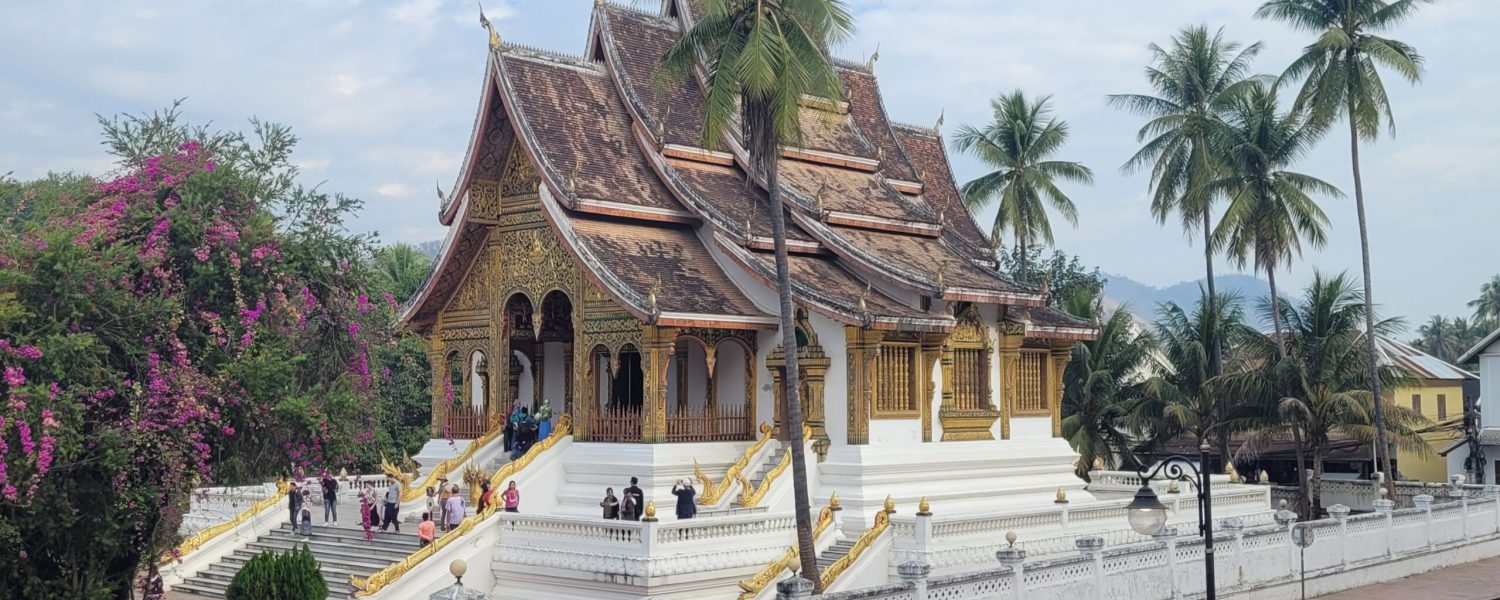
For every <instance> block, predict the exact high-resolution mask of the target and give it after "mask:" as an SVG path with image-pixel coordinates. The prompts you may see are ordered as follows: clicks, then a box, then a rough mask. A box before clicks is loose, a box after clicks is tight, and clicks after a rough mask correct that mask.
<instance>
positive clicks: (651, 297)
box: [646, 275, 661, 319]
mask: <svg viewBox="0 0 1500 600" xmlns="http://www.w3.org/2000/svg"><path fill="white" fill-rule="evenodd" d="M659 292H661V275H657V276H656V283H655V284H653V285H652V286H651V292H650V293H649V294H647V295H646V308H647V309H650V311H651V317H652V318H653V319H654V318H656V317H659V316H661V308H660V307H658V306H657V305H656V295H657V294H658V293H659Z"/></svg>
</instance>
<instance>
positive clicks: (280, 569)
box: [224, 546, 328, 600]
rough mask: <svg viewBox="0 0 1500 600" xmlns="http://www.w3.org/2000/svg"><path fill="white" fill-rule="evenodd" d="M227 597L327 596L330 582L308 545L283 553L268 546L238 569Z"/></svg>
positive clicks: (288, 599) (303, 599)
mask: <svg viewBox="0 0 1500 600" xmlns="http://www.w3.org/2000/svg"><path fill="white" fill-rule="evenodd" d="M224 597H225V598H226V599H227V600H325V599H326V598H328V584H327V583H326V582H324V581H323V573H322V572H321V571H320V570H319V567H318V560H317V559H316V558H313V555H312V551H311V550H308V549H307V546H303V547H301V548H296V549H293V550H291V551H288V552H285V553H280V552H276V551H274V550H267V551H265V552H262V553H260V554H257V555H255V556H254V557H252V558H251V559H250V560H249V561H246V562H245V566H244V567H242V568H240V571H239V572H238V573H235V575H234V579H233V580H231V581H230V582H229V588H228V589H226V590H224Z"/></svg>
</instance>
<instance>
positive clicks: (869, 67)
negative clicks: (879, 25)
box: [865, 42, 880, 72]
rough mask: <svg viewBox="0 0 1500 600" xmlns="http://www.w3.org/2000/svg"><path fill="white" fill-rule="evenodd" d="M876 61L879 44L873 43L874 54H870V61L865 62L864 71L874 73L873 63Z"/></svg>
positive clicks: (878, 57) (878, 58) (878, 53)
mask: <svg viewBox="0 0 1500 600" xmlns="http://www.w3.org/2000/svg"><path fill="white" fill-rule="evenodd" d="M878 60H880V42H875V53H874V54H871V55H870V59H869V60H867V61H865V70H868V71H870V72H874V71H875V62H876V61H878Z"/></svg>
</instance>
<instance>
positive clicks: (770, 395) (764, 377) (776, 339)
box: [755, 330, 781, 427]
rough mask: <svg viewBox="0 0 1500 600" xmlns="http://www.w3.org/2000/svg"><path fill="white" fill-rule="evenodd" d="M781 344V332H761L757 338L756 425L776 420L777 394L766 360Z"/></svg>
mask: <svg viewBox="0 0 1500 600" xmlns="http://www.w3.org/2000/svg"><path fill="white" fill-rule="evenodd" d="M779 344H781V331H780V330H777V331H760V332H758V333H757V335H756V337H755V378H756V379H755V381H756V384H755V423H756V426H757V427H759V426H760V424H761V423H770V422H771V421H772V420H774V419H775V418H776V392H775V390H774V389H773V384H774V381H773V380H772V378H771V371H770V370H769V369H766V360H767V359H768V358H769V357H770V355H771V350H772V349H773V348H775V347H776V346H777V345H779Z"/></svg>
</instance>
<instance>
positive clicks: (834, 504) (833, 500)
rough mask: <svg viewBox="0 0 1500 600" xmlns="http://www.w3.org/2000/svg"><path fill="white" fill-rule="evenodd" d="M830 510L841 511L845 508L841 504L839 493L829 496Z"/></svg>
mask: <svg viewBox="0 0 1500 600" xmlns="http://www.w3.org/2000/svg"><path fill="white" fill-rule="evenodd" d="M828 508H831V509H833V510H840V509H843V508H844V507H843V506H841V505H840V503H839V493H838V492H834V493H833V494H832V495H830V496H828Z"/></svg>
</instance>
